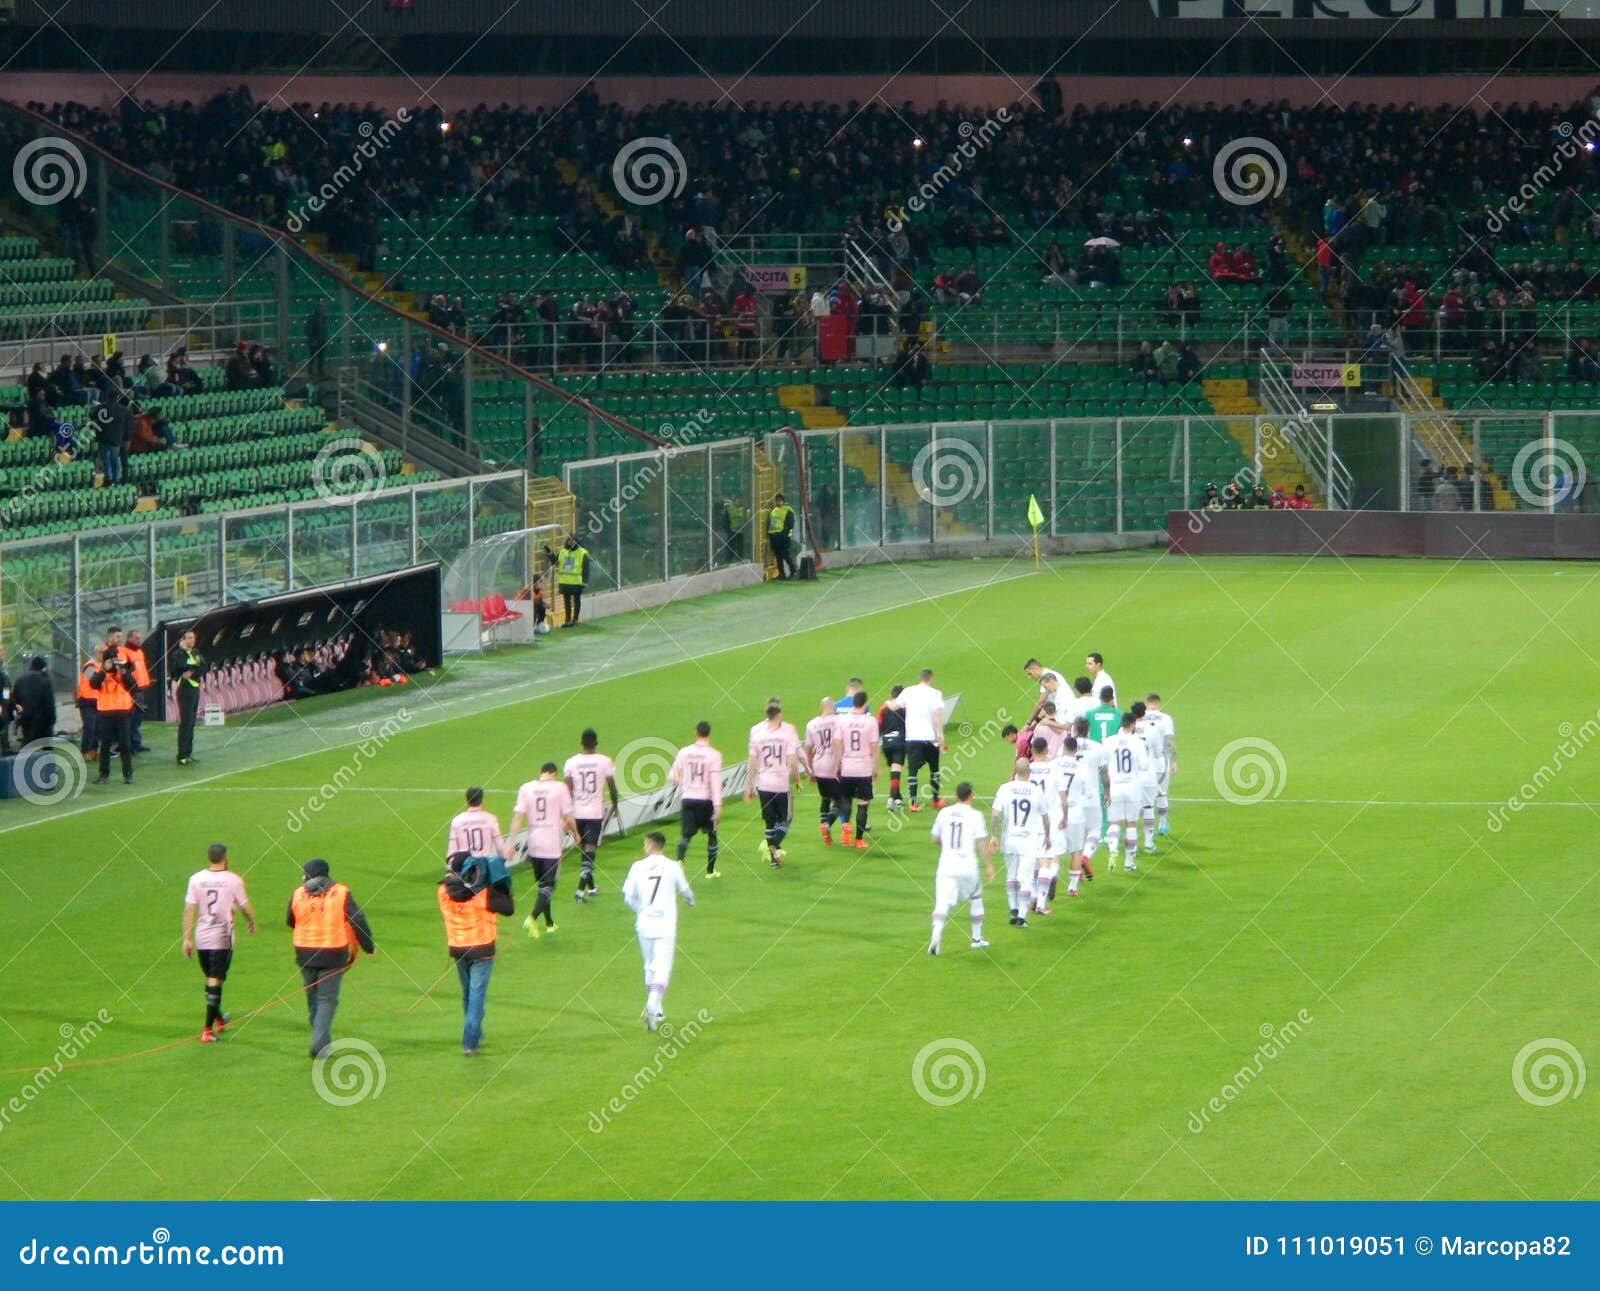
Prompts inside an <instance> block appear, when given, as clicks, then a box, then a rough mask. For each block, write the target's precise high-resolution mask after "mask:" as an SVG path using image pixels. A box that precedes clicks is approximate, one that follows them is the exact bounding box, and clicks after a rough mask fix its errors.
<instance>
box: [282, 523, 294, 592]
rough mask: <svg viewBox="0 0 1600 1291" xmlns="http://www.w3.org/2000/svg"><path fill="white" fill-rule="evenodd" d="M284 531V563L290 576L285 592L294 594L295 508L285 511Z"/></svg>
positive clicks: (285, 585)
mask: <svg viewBox="0 0 1600 1291" xmlns="http://www.w3.org/2000/svg"><path fill="white" fill-rule="evenodd" d="M283 531H284V537H283V557H284V562H285V564H286V565H287V569H286V570H285V572H286V573H287V575H288V579H287V581H286V582H285V584H284V590H285V591H290V592H292V591H294V588H295V577H294V508H293V507H285V508H284V509H283Z"/></svg>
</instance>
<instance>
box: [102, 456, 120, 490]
mask: <svg viewBox="0 0 1600 1291" xmlns="http://www.w3.org/2000/svg"><path fill="white" fill-rule="evenodd" d="M100 471H101V473H102V474H103V475H104V476H105V477H106V483H107V484H115V483H117V482H118V481H119V480H120V479H121V478H122V451H121V450H120V449H116V448H102V449H101V450H100Z"/></svg>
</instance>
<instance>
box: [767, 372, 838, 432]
mask: <svg viewBox="0 0 1600 1291" xmlns="http://www.w3.org/2000/svg"><path fill="white" fill-rule="evenodd" d="M777 395H778V404H779V406H780V407H782V408H785V409H787V410H788V411H789V412H792V413H794V414H795V415H796V416H797V417H798V418H799V419H800V424H801V425H802V426H804V427H805V428H806V429H807V430H836V429H838V428H839V427H840V426H843V425H844V424H845V415H844V413H842V412H840V411H839V409H837V408H835V407H834V406H833V405H832V404H831V403H828V402H826V400H825V399H824V398H823V396H822V391H821V390H819V389H818V388H817V387H816V386H814V385H811V384H809V383H808V384H805V385H786V386H779V387H778V389H777Z"/></svg>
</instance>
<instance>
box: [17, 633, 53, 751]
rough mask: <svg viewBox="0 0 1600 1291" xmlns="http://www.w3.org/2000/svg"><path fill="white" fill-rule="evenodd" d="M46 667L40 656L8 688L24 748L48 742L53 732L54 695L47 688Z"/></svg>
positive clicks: (48, 686)
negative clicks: (44, 741) (37, 742)
mask: <svg viewBox="0 0 1600 1291" xmlns="http://www.w3.org/2000/svg"><path fill="white" fill-rule="evenodd" d="M49 666H50V665H49V664H48V663H47V662H46V661H45V657H44V656H43V655H39V654H36V655H34V656H33V658H32V659H30V660H29V661H28V671H27V672H25V673H24V674H23V675H22V676H20V677H18V678H17V684H16V685H14V686H13V687H12V688H11V711H12V714H13V716H15V717H16V719H17V726H18V727H19V728H20V729H21V732H22V743H23V744H24V745H27V744H32V743H33V742H34V741H35V740H43V739H47V738H48V737H49V736H50V735H51V734H52V733H54V731H55V729H56V692H55V688H54V687H53V686H52V685H51V684H50V676H49V673H48V669H49Z"/></svg>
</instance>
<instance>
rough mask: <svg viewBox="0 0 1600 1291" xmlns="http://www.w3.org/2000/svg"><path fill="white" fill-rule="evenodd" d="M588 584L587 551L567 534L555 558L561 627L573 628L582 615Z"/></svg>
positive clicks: (572, 536)
mask: <svg viewBox="0 0 1600 1291" xmlns="http://www.w3.org/2000/svg"><path fill="white" fill-rule="evenodd" d="M588 583H589V549H588V548H587V547H585V546H583V545H582V544H581V543H580V542H579V541H578V535H577V534H573V533H569V534H568V535H567V541H566V542H565V543H564V544H563V545H562V548H561V554H560V555H559V556H557V557H556V586H557V587H558V588H559V589H560V591H561V618H562V623H561V626H562V627H564V628H570V627H575V626H576V625H577V622H578V619H579V618H580V617H581V616H582V614H583V589H584V588H585V587H586V586H588Z"/></svg>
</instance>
